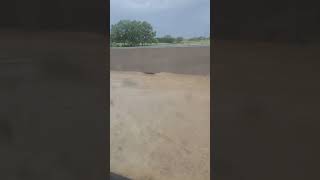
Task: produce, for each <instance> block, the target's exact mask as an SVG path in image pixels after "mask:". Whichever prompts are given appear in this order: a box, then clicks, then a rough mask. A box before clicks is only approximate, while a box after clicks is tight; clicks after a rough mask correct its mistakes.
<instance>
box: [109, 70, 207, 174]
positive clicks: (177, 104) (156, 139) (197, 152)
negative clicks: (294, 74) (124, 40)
mask: <svg viewBox="0 0 320 180" xmlns="http://www.w3.org/2000/svg"><path fill="white" fill-rule="evenodd" d="M110 77H111V87H110V90H111V102H110V107H111V123H110V124H111V136H110V138H111V144H110V146H111V149H110V158H111V171H112V172H115V173H118V174H122V175H125V176H127V177H130V178H132V179H137V180H151V179H152V180H167V179H170V180H206V179H209V177H210V176H209V175H210V160H209V159H210V148H209V147H210V79H209V77H208V76H194V75H175V74H167V73H160V74H155V75H148V74H143V73H133V72H111V73H110Z"/></svg>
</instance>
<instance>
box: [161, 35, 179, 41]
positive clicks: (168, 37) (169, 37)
mask: <svg viewBox="0 0 320 180" xmlns="http://www.w3.org/2000/svg"><path fill="white" fill-rule="evenodd" d="M158 41H159V42H160V43H174V41H175V38H174V37H172V36H170V35H165V36H163V37H161V38H158Z"/></svg>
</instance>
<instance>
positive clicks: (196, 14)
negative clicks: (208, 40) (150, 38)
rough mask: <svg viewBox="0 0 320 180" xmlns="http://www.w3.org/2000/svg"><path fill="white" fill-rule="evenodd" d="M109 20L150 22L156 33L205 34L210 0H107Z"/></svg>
mask: <svg viewBox="0 0 320 180" xmlns="http://www.w3.org/2000/svg"><path fill="white" fill-rule="evenodd" d="M110 11H111V13H110V15H111V17H110V20H111V24H115V23H117V22H118V21H119V20H122V19H129V20H143V21H147V22H149V23H151V24H152V26H153V27H154V29H155V30H156V31H157V36H163V35H167V34H169V35H172V36H183V37H194V36H209V34H210V0H111V1H110Z"/></svg>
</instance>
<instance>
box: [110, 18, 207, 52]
mask: <svg viewBox="0 0 320 180" xmlns="http://www.w3.org/2000/svg"><path fill="white" fill-rule="evenodd" d="M170 44H184V45H210V37H208V38H207V37H203V36H200V37H193V38H189V39H184V38H183V37H176V38H175V37H172V36H170V35H165V36H163V37H157V38H156V31H154V30H153V27H152V25H151V24H150V23H148V22H146V21H130V20H121V21H119V22H118V23H117V24H114V25H112V26H111V33H110V45H111V47H134V46H146V45H170Z"/></svg>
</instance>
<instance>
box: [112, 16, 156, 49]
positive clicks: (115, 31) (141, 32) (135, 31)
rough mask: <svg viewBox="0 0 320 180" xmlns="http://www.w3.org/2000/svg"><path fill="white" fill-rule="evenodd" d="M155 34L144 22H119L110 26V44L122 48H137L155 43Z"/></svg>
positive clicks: (148, 24)
mask: <svg viewBox="0 0 320 180" xmlns="http://www.w3.org/2000/svg"><path fill="white" fill-rule="evenodd" d="M155 36H156V32H155V31H154V30H153V27H152V26H151V24H150V23H148V22H146V21H143V22H141V21H135V20H134V21H130V20H121V21H119V22H118V23H117V24H114V25H112V26H111V33H110V39H111V42H112V43H121V44H122V45H123V46H139V45H145V44H148V43H152V42H154V41H155Z"/></svg>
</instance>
